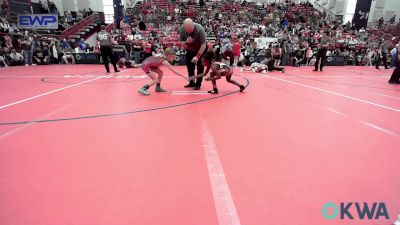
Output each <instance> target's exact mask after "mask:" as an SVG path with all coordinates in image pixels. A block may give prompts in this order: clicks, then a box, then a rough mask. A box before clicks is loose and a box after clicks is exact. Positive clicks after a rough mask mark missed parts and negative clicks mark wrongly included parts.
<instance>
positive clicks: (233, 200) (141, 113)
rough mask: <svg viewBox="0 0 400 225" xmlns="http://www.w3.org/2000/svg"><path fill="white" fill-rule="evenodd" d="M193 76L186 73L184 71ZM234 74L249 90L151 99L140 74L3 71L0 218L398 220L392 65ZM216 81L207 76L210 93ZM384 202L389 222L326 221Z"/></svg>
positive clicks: (399, 92)
mask: <svg viewBox="0 0 400 225" xmlns="http://www.w3.org/2000/svg"><path fill="white" fill-rule="evenodd" d="M179 69H180V70H181V71H182V72H185V68H184V67H181V68H179ZM311 70H312V69H311V68H310V67H302V68H287V72H286V74H282V73H278V72H271V73H268V74H253V73H250V72H240V71H239V70H238V69H237V70H236V73H235V74H237V76H236V77H235V79H236V80H237V81H239V82H241V83H244V84H248V85H249V86H248V87H247V89H246V90H245V92H244V93H238V92H237V88H236V87H235V86H232V85H230V84H226V82H225V81H224V80H221V81H220V82H219V89H220V94H219V95H218V96H211V95H208V94H205V93H203V92H196V93H191V92H186V91H188V90H187V89H184V88H183V85H184V84H185V81H184V80H182V79H181V78H179V77H175V76H172V75H171V73H169V72H166V73H165V74H166V76H165V79H164V81H163V87H164V88H165V89H167V90H168V91H169V92H167V93H162V94H159V93H154V91H153V90H151V94H152V95H151V96H149V97H146V96H141V95H139V94H138V93H137V90H138V89H139V88H140V87H141V86H143V85H144V84H145V83H146V82H147V81H148V79H147V78H146V76H144V73H143V72H142V71H141V70H140V69H130V70H124V71H122V72H121V73H118V74H110V75H111V76H112V77H108V76H104V75H107V74H105V73H104V68H103V67H102V66H100V65H93V66H92V65H74V66H67V65H52V66H44V67H40V66H34V67H16V68H2V69H1V70H0V224H1V225H27V224H34V225H54V224H57V225H64V224H65V225H67V224H68V225H69V224H73V225H89V224H90V225H119V224H121V225H125V224H126V225H128V224H129V225H136V224H144V225H164V224H165V225H172V224H173V225H196V224H198V225H217V224H218V225H223V224H243V225H244V224H248V225H264V224H273V225H281V224H282V225H286V224H287V225H289V224H290V225H293V224H295V225H311V224H312V225H314V224H382V225H383V224H391V223H393V222H394V221H395V220H396V218H397V215H399V214H400V191H399V190H400V189H399V187H400V169H399V165H400V161H399V160H400V151H399V150H400V123H399V122H398V119H399V118H400V117H399V116H400V86H395V85H389V84H388V83H387V82H386V81H387V80H388V77H389V75H390V74H391V72H392V70H380V71H378V70H375V69H373V68H370V67H327V68H326V70H325V71H324V72H312V71H311ZM209 89H211V85H210V83H208V82H205V83H204V85H203V88H202V90H201V91H208V90H209ZM327 202H334V203H335V204H338V205H339V204H340V203H341V202H345V203H347V202H360V203H363V202H366V203H368V204H369V205H370V206H372V203H373V202H383V203H385V205H386V208H387V211H388V214H389V216H390V219H389V220H386V219H384V218H383V217H381V218H380V219H379V220H366V219H365V220H360V219H359V218H357V216H358V215H357V214H356V209H355V207H353V208H351V210H350V211H351V212H352V214H353V216H355V217H356V218H355V219H354V220H349V219H344V220H341V219H340V218H336V219H333V220H327V219H325V218H324V217H323V216H322V213H321V210H322V206H323V205H324V204H325V203H327Z"/></svg>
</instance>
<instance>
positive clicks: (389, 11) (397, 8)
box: [368, 0, 400, 22]
mask: <svg viewBox="0 0 400 225" xmlns="http://www.w3.org/2000/svg"><path fill="white" fill-rule="evenodd" d="M393 15H397V16H396V22H397V21H398V19H399V17H400V1H399V0H373V1H372V5H371V11H370V14H369V20H368V21H369V22H374V21H377V20H379V19H380V18H381V17H382V16H383V18H384V19H385V21H388V20H389V19H390V18H391V17H392V16H393Z"/></svg>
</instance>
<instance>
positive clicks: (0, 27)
mask: <svg viewBox="0 0 400 225" xmlns="http://www.w3.org/2000/svg"><path fill="white" fill-rule="evenodd" d="M10 28H11V25H10V24H9V23H8V22H7V20H6V18H3V17H2V18H0V32H3V33H9V32H10Z"/></svg>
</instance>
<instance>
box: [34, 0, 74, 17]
mask: <svg viewBox="0 0 400 225" xmlns="http://www.w3.org/2000/svg"><path fill="white" fill-rule="evenodd" d="M64 1H69V0H64ZM64 1H61V0H52V2H54V4H55V5H56V6H57V9H58V11H59V12H60V14H61V15H64V5H63V2H64ZM32 2H35V3H38V2H39V0H32ZM42 3H45V4H46V3H47V0H42Z"/></svg>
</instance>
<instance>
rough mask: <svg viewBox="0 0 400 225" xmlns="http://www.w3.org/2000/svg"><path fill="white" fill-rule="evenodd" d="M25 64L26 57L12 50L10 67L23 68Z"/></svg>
mask: <svg viewBox="0 0 400 225" xmlns="http://www.w3.org/2000/svg"><path fill="white" fill-rule="evenodd" d="M24 64H25V61H24V57H23V56H22V55H21V53H19V52H17V51H16V50H15V49H11V53H10V66H21V65H24Z"/></svg>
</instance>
